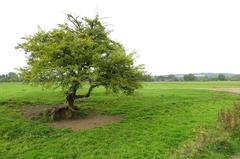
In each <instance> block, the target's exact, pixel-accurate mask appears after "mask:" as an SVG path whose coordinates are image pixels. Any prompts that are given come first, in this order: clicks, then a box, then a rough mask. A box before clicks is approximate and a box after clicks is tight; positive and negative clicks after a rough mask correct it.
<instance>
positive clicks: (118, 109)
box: [0, 82, 240, 159]
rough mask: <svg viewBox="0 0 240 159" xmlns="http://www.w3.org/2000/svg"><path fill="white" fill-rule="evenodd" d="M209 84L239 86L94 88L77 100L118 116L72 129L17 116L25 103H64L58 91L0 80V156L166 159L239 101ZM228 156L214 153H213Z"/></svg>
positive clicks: (87, 108)
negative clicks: (109, 91) (127, 92)
mask: <svg viewBox="0 0 240 159" xmlns="http://www.w3.org/2000/svg"><path fill="white" fill-rule="evenodd" d="M212 88H240V82H160V83H157V82H152V83H143V88H141V89H139V90H137V91H136V93H135V94H134V95H133V96H124V95H106V94H105V92H104V89H103V88H98V89H96V90H94V92H93V94H92V96H91V97H90V98H88V99H84V100H81V101H78V102H77V105H78V106H79V107H80V108H81V109H82V110H83V111H86V112H91V111H95V112H99V113H102V114H108V115H122V116H124V119H123V120H122V121H120V122H116V123H113V124H110V125H106V126H104V127H100V128H94V129H87V130H81V131H78V132H73V131H71V130H68V129H56V128H52V127H49V125H48V124H47V123H44V122H40V121H33V120H29V119H26V118H24V117H23V116H22V111H23V110H24V109H25V108H26V107H29V106H33V105H46V104H48V105H56V104H62V103H64V102H65V100H64V95H63V92H61V90H59V89H55V90H52V89H50V90H43V89H42V88H41V87H38V86H30V85H26V84H22V83H0V158H3V159H13V158H18V159H28V158H30V159H31V158H34V159H38V158H39V159H41V158H44V159H45V158H47V159H50V158H51V159H65V158H66V159H68V158H70V159H78V158H83V159H96V158H97V159H99V158H107V159H118V158H131V159H135V158H144V159H147V158H149V159H154V158H170V156H171V155H172V154H173V153H174V151H176V150H177V149H178V148H179V147H180V146H181V145H182V144H183V143H185V142H186V141H191V140H192V139H194V137H195V136H196V135H197V133H198V131H200V130H201V129H202V128H203V127H204V128H206V127H207V128H209V129H211V128H212V127H213V126H214V125H215V123H216V120H217V114H218V112H219V111H220V110H221V109H222V108H227V107H232V106H233V105H234V103H236V102H239V101H240V96H238V95H236V94H231V93H226V92H217V91H211V90H208V89H212ZM228 155H229V154H227V153H224V154H221V153H219V155H218V158H226V157H228ZM212 156H214V155H212ZM206 158H211V157H206ZM212 158H214V157H212Z"/></svg>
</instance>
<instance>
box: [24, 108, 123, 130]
mask: <svg viewBox="0 0 240 159" xmlns="http://www.w3.org/2000/svg"><path fill="white" fill-rule="evenodd" d="M54 107H59V106H52V105H34V106H30V107H27V108H25V109H24V110H23V116H24V117H25V118H27V119H33V120H34V119H38V118H41V117H42V116H44V113H45V112H47V111H48V110H49V109H51V108H54ZM80 113H81V111H80ZM82 113H83V112H82ZM122 119H123V116H121V115H114V116H112V115H102V114H98V113H90V115H82V116H79V118H76V119H71V120H59V121H52V122H51V123H49V126H51V127H54V128H60V129H66V128H67V129H71V130H73V131H79V130H83V129H91V128H97V127H102V126H104V125H107V124H111V123H114V122H119V121H121V120H122Z"/></svg>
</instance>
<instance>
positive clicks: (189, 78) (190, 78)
mask: <svg viewBox="0 0 240 159" xmlns="http://www.w3.org/2000/svg"><path fill="white" fill-rule="evenodd" d="M183 79H184V81H195V80H196V77H195V76H194V74H192V73H190V74H186V75H184V76H183Z"/></svg>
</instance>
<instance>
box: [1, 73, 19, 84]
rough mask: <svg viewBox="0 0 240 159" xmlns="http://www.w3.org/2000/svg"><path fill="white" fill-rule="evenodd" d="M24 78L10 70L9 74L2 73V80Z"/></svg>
mask: <svg viewBox="0 0 240 159" xmlns="http://www.w3.org/2000/svg"><path fill="white" fill-rule="evenodd" d="M21 81H22V79H21V77H20V75H19V74H17V73H15V72H9V73H7V74H0V82H21Z"/></svg>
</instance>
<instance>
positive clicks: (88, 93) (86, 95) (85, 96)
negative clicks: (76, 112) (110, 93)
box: [75, 84, 100, 99]
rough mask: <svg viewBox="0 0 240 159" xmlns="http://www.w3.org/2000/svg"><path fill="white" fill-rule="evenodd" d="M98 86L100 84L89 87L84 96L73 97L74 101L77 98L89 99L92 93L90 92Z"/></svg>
mask: <svg viewBox="0 0 240 159" xmlns="http://www.w3.org/2000/svg"><path fill="white" fill-rule="evenodd" d="M98 86H100V84H96V85H90V87H89V89H88V92H87V93H86V94H84V95H76V96H75V99H79V98H87V97H90V95H91V93H92V90H93V89H94V88H95V87H98Z"/></svg>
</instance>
